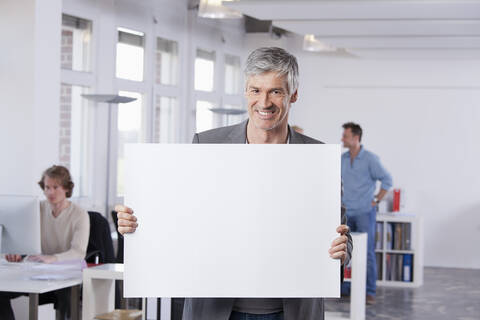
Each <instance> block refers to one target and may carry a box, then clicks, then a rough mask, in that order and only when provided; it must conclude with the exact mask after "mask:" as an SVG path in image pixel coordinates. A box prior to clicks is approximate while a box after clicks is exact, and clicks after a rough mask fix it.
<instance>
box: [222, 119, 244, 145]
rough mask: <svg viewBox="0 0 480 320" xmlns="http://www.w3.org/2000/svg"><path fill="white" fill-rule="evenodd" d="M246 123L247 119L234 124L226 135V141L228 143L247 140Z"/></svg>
mask: <svg viewBox="0 0 480 320" xmlns="http://www.w3.org/2000/svg"><path fill="white" fill-rule="evenodd" d="M247 124H248V119H247V120H245V121H243V122H240V123H239V124H237V125H236V126H234V128H233V129H232V131H230V134H229V135H228V136H227V141H229V142H230V143H245V141H247Z"/></svg>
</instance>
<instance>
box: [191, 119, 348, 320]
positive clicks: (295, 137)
mask: <svg viewBox="0 0 480 320" xmlns="http://www.w3.org/2000/svg"><path fill="white" fill-rule="evenodd" d="M247 123H248V120H246V121H244V122H242V123H240V124H237V125H234V126H229V127H223V128H218V129H214V130H209V131H205V132H201V133H197V134H195V136H194V137H193V143H245V141H246V137H247ZM288 130H289V133H290V143H298V144H304V143H306V144H310V143H312V144H313V143H322V142H320V141H318V140H315V139H312V138H310V137H307V136H305V135H303V134H300V133H297V132H296V131H294V130H292V129H291V128H290V127H288ZM341 215H342V224H346V217H345V210H344V208H342V214H341ZM347 236H348V238H349V241H348V245H347V247H348V250H347V251H348V256H347V260H346V263H348V261H349V260H350V257H351V252H352V247H353V245H352V238H351V236H350V234H347ZM341 273H342V279H343V267H342V272H341ZM339 280H340V281H341V279H339ZM234 303H235V298H187V299H185V305H184V308H183V320H228V319H229V317H230V314H231V312H232V309H233V305H234ZM283 312H284V320H323V319H324V309H323V299H321V298H308V299H305V298H286V299H283Z"/></svg>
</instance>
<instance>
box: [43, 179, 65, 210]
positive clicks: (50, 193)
mask: <svg viewBox="0 0 480 320" xmlns="http://www.w3.org/2000/svg"><path fill="white" fill-rule="evenodd" d="M43 183H44V188H43V193H44V194H45V196H46V197H47V199H48V202H50V203H51V204H58V203H60V202H62V201H63V200H65V199H66V197H67V191H66V190H65V189H64V188H63V187H62V185H61V184H60V181H58V180H57V179H52V178H50V177H49V176H45V178H44V179H43Z"/></svg>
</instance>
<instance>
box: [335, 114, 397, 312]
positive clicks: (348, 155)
mask: <svg viewBox="0 0 480 320" xmlns="http://www.w3.org/2000/svg"><path fill="white" fill-rule="evenodd" d="M342 127H343V129H344V131H343V136H342V142H343V146H344V147H345V148H348V149H349V151H347V152H345V153H344V154H343V155H342V181H343V199H342V202H343V205H344V206H345V207H346V209H347V217H348V226H349V227H350V230H351V231H358V232H367V233H368V244H367V299H366V301H367V304H374V303H375V295H376V289H377V285H376V281H377V262H376V257H375V227H376V225H375V224H376V215H377V205H378V203H379V202H380V201H381V200H382V199H383V197H384V196H385V194H386V193H387V191H388V189H390V188H391V187H392V177H391V175H390V174H389V173H388V172H387V170H385V168H384V167H383V166H382V164H381V163H380V159H379V158H378V156H377V155H375V154H374V153H372V152H370V151H368V150H365V148H364V147H363V145H362V144H361V141H362V128H361V127H360V126H359V125H358V124H356V123H353V122H348V123H345V124H344V125H343V126H342ZM377 181H380V182H381V183H382V184H381V186H380V192H379V193H378V194H377V195H374V193H375V189H376V184H377ZM349 293H350V283H343V285H342V294H344V295H349Z"/></svg>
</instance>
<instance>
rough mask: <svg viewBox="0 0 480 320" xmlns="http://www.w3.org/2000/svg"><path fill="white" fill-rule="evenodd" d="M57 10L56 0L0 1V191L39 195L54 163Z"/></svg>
mask: <svg viewBox="0 0 480 320" xmlns="http://www.w3.org/2000/svg"><path fill="white" fill-rule="evenodd" d="M47 2H48V3H47ZM47 7H48V10H45V8H47ZM60 10H61V2H60V0H55V1H47V0H29V1H14V0H4V1H1V2H0V41H1V43H2V44H3V45H2V49H1V50H0V148H1V151H2V157H1V158H2V160H1V165H0V194H40V193H41V190H40V189H39V188H38V186H37V185H36V182H37V181H38V179H39V178H40V175H41V172H42V171H43V170H44V169H45V168H47V167H48V166H50V165H52V164H54V163H55V162H56V161H58V130H59V129H58V118H59V103H60V99H59V92H60V69H59V55H60V50H59V48H60V12H61V11H60ZM47 78H48V81H45V79H47ZM55 120H57V121H55Z"/></svg>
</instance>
